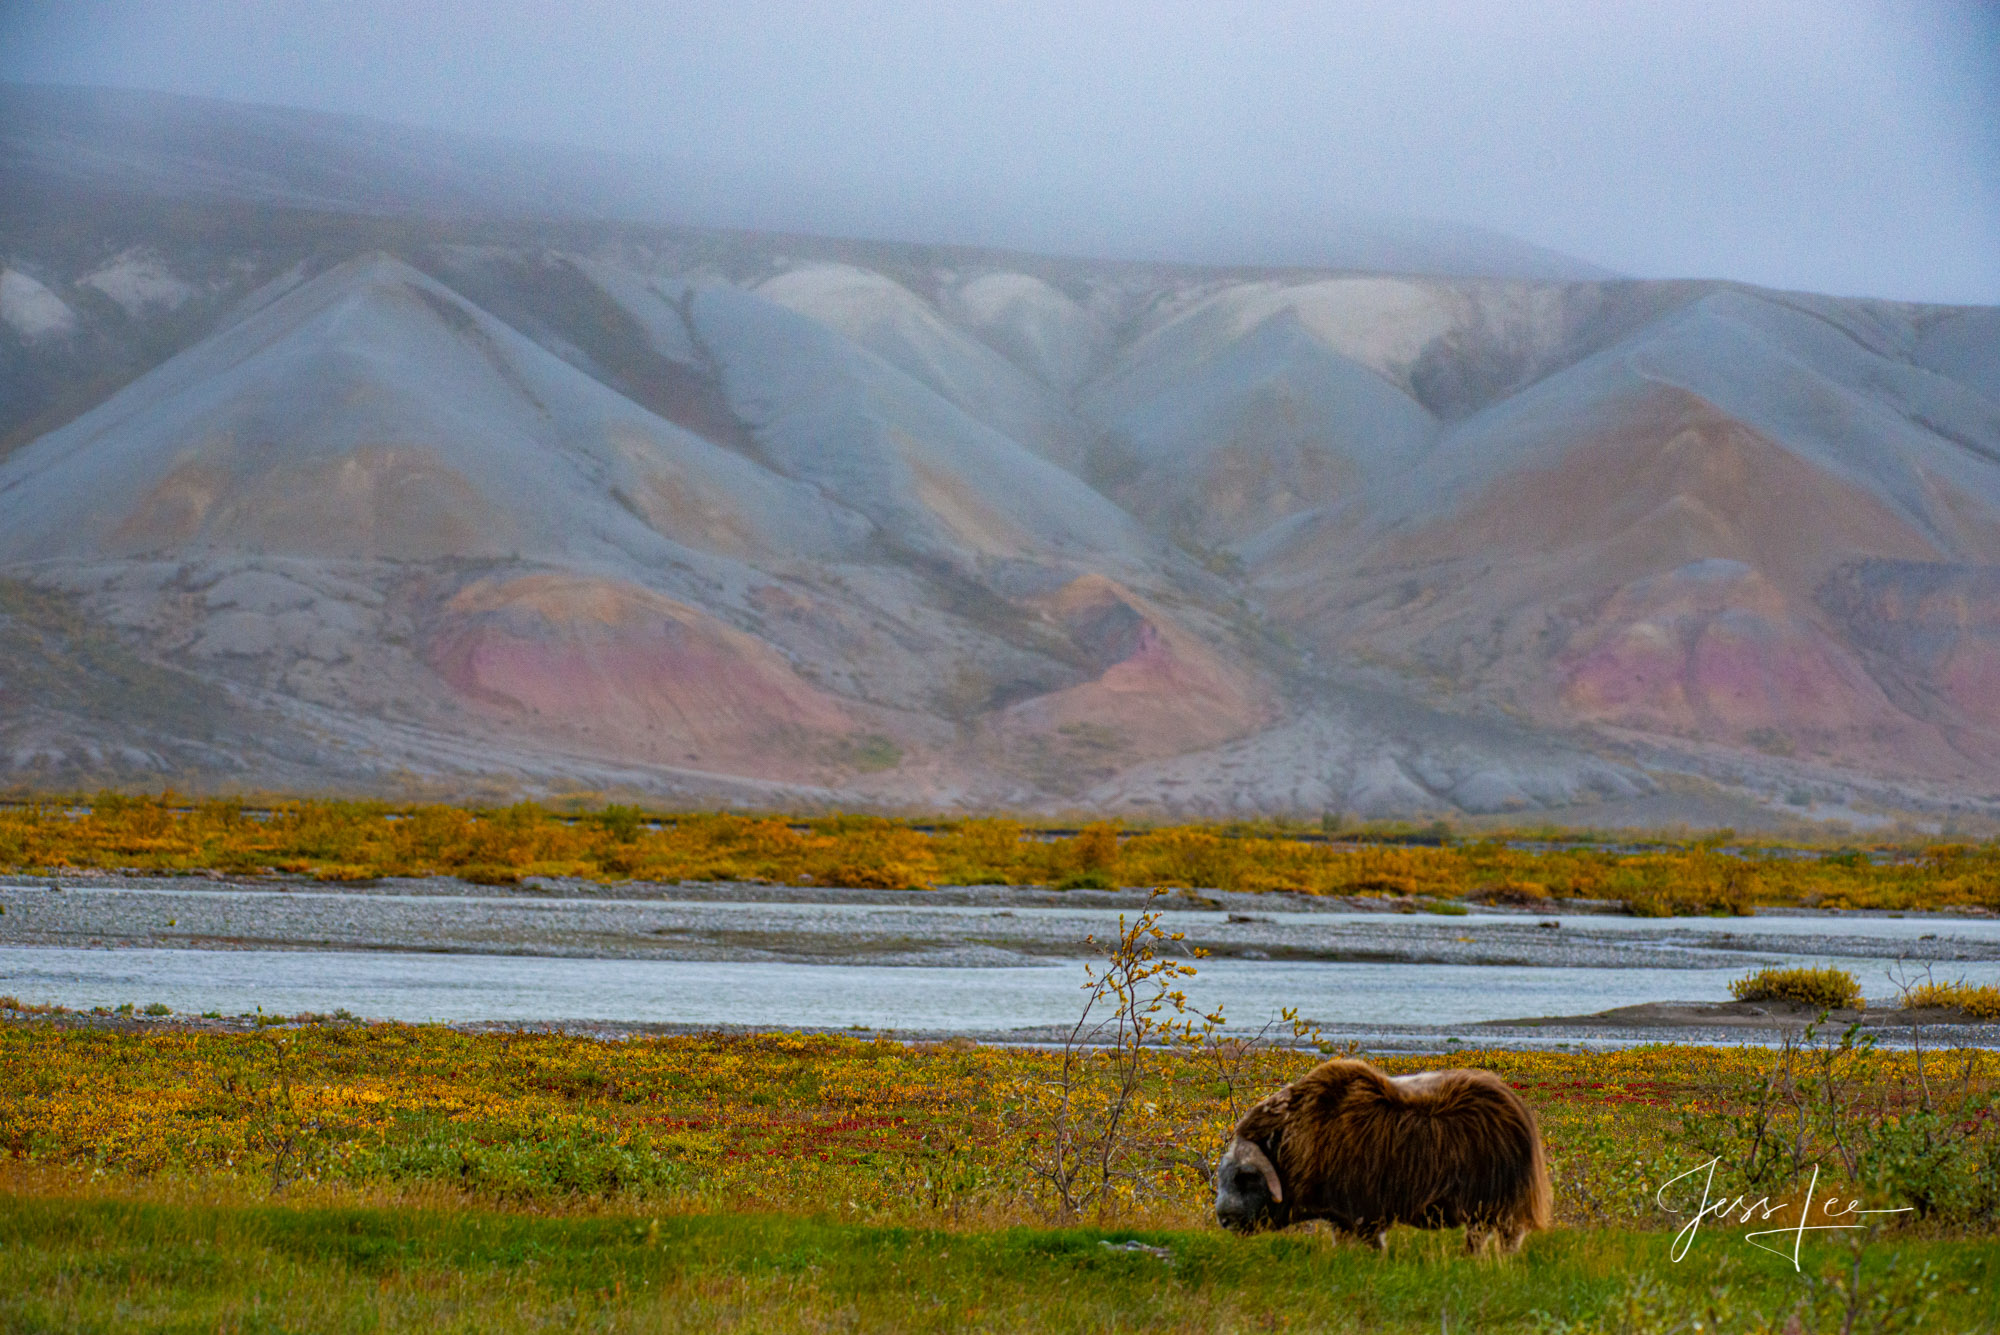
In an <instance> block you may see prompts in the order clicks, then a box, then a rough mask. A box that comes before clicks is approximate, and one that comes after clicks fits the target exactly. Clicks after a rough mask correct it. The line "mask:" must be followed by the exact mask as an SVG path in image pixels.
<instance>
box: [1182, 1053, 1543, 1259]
mask: <svg viewBox="0 0 2000 1335" xmlns="http://www.w3.org/2000/svg"><path fill="white" fill-rule="evenodd" d="M1215 1176H1216V1181H1215V1187H1216V1194H1215V1213H1216V1218H1217V1219H1218V1220H1219V1221H1220V1222H1221V1223H1222V1224H1223V1226H1224V1227H1226V1228H1230V1229H1233V1230H1236V1231H1238V1232H1246V1233H1247V1232H1250V1231H1252V1230H1254V1229H1258V1228H1283V1227H1285V1226H1286V1225H1288V1224H1294V1223H1302V1222H1304V1221H1306V1220H1309V1219H1325V1220H1327V1221H1329V1222H1330V1223H1331V1224H1332V1225H1333V1227H1334V1228H1335V1229H1336V1230H1338V1231H1340V1232H1343V1233H1350V1234H1353V1235H1356V1236H1358V1237H1361V1238H1364V1239H1367V1240H1368V1241H1369V1242H1371V1243H1373V1244H1374V1245H1375V1246H1377V1247H1380V1246H1381V1245H1382V1236H1383V1234H1384V1233H1385V1232H1387V1231H1388V1229H1389V1228H1390V1226H1391V1225H1394V1224H1412V1225H1415V1226H1416V1227H1418V1228H1458V1227H1463V1228H1464V1229H1465V1244H1466V1248H1467V1249H1468V1250H1477V1249H1478V1248H1479V1247H1481V1246H1483V1245H1484V1243H1485V1240H1486V1238H1487V1237H1488V1236H1489V1235H1491V1236H1495V1237H1497V1238H1499V1240H1500V1243H1501V1245H1502V1246H1503V1247H1504V1248H1506V1249H1507V1250H1509V1251H1512V1250H1514V1249H1515V1248H1518V1247H1519V1246H1520V1245H1521V1242H1522V1239H1524V1238H1526V1237H1527V1235H1528V1233H1529V1231H1530V1230H1532V1229H1537V1228H1547V1227H1548V1226H1549V1170H1548V1163H1547V1161H1546V1159H1545V1158H1544V1156H1543V1153H1542V1137H1541V1132H1540V1131H1539V1130H1538V1129H1537V1127H1536V1125H1535V1114H1534V1113H1533V1112H1532V1111H1530V1110H1529V1108H1528V1105H1527V1104H1525V1103H1523V1102H1522V1101H1521V1098H1520V1096H1519V1095H1518V1094H1516V1093H1515V1092H1514V1091H1513V1090H1512V1089H1511V1088H1510V1087H1509V1086H1508V1085H1507V1082H1506V1081H1504V1080H1502V1079H1500V1077H1499V1076H1497V1075H1494V1074H1493V1073H1492V1072H1491V1071H1469V1070H1459V1071H1426V1072H1423V1073H1422V1074H1419V1075H1406V1076H1398V1077H1395V1078H1393V1079H1392V1078H1391V1077H1389V1076H1386V1075H1384V1074H1383V1073H1382V1072H1380V1071H1378V1070H1376V1069H1375V1068H1374V1067H1373V1066H1370V1065H1369V1064H1368V1063H1367V1062H1360V1061H1330V1062H1326V1063H1324V1064H1323V1065H1320V1066H1318V1067H1316V1068H1314V1069H1313V1070H1312V1071H1309V1072H1308V1073H1306V1074H1305V1075H1303V1076H1301V1077H1300V1078H1299V1079H1297V1080H1295V1081H1293V1082H1292V1083H1291V1084H1289V1085H1286V1086H1285V1087H1284V1088H1283V1089H1280V1090H1279V1091H1278V1092H1277V1093H1275V1094H1272V1095H1270V1096H1269V1097H1267V1098H1265V1099H1263V1100H1262V1101H1260V1102H1258V1103H1257V1104H1255V1105H1253V1106H1252V1107H1251V1109H1250V1111H1249V1112H1247V1113H1245V1114H1244V1116H1243V1120H1242V1121H1241V1122H1239V1123H1237V1125H1236V1137H1235V1139H1234V1140H1232V1141H1231V1142H1230V1146H1229V1150H1228V1152H1227V1153H1226V1154H1224V1155H1223V1157H1222V1163H1221V1165H1220V1166H1219V1167H1218V1168H1217V1169H1216V1175H1215Z"/></svg>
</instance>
